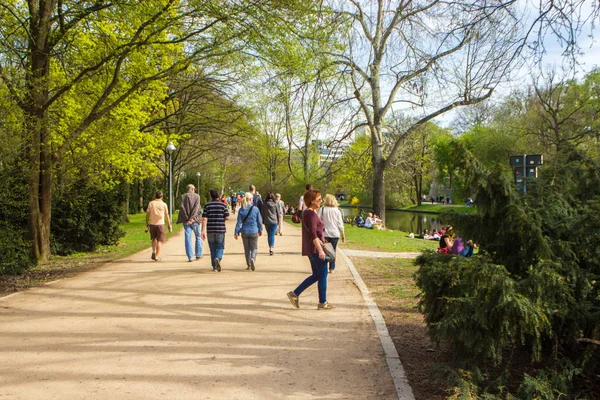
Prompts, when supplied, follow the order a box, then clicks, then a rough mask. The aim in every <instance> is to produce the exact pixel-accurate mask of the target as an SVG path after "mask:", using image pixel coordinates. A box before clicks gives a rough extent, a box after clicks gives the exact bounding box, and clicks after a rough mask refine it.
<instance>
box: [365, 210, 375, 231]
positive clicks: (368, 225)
mask: <svg viewBox="0 0 600 400" xmlns="http://www.w3.org/2000/svg"><path fill="white" fill-rule="evenodd" d="M374 223H375V222H374V221H373V213H369V214H368V216H367V219H366V220H365V225H364V227H365V228H367V229H373V225H374Z"/></svg>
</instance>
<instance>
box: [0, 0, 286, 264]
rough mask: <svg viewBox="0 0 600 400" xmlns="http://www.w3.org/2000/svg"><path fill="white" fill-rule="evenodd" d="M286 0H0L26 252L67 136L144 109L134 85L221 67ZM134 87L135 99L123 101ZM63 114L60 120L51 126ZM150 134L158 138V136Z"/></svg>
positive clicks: (45, 230) (45, 240) (41, 240)
mask: <svg viewBox="0 0 600 400" xmlns="http://www.w3.org/2000/svg"><path fill="white" fill-rule="evenodd" d="M295 6H297V4H295V3H294V4H292V3H291V2H290V3H289V4H287V5H285V6H284V5H283V4H273V7H271V6H270V2H269V1H266V0H264V1H261V0H259V1H251V0H248V1H240V2H227V3H223V2H220V1H191V2H188V3H187V4H185V5H184V4H180V2H178V1H175V0H149V1H144V2H130V1H128V0H116V1H113V2H110V1H106V0H89V1H72V0H67V1H58V0H47V1H46V0H44V1H42V0H28V1H27V3H26V4H21V2H17V1H9V2H4V3H2V4H1V5H0V21H1V22H2V24H0V38H1V49H0V51H2V57H1V58H0V80H1V81H2V83H3V85H5V87H6V88H7V89H8V90H9V91H10V95H11V101H13V102H14V103H15V104H18V106H19V107H20V108H21V110H22V112H23V120H24V121H25V122H24V126H23V135H24V140H23V143H27V148H26V149H24V151H23V153H24V154H23V156H25V157H26V159H27V160H28V165H27V173H28V189H29V190H28V230H29V234H30V236H31V240H32V251H31V256H32V258H33V259H34V260H37V261H40V260H44V259H46V258H47V257H48V256H49V254H50V216H51V204H52V190H53V183H54V173H55V169H56V166H57V165H60V163H61V162H62V160H63V157H64V156H65V154H66V153H67V152H68V151H69V150H70V149H74V147H75V143H76V142H78V141H84V140H85V139H86V136H87V138H89V137H91V131H93V130H94V129H97V130H96V132H101V131H102V130H101V129H100V124H102V123H101V122H100V121H101V120H103V119H113V118H114V114H115V113H117V110H118V109H119V107H122V108H120V112H121V113H123V111H124V110H126V109H128V108H129V107H132V109H133V110H138V111H139V110H141V111H143V112H149V113H151V112H152V111H151V110H148V108H147V107H148V104H147V103H144V104H142V98H143V97H144V96H143V93H146V94H147V93H149V92H147V91H148V90H150V92H153V93H155V94H156V93H157V91H160V86H161V83H162V82H163V81H164V80H165V79H167V78H169V77H170V76H172V75H173V74H176V73H178V72H180V71H184V70H185V69H186V68H188V67H189V66H190V65H191V64H192V63H195V64H197V65H198V66H200V67H201V68H202V69H204V70H206V71H214V70H219V69H218V68H216V66H217V65H219V64H220V63H221V64H220V66H221V67H225V68H227V67H228V65H227V64H225V63H222V61H223V59H225V58H227V56H229V55H230V54H232V53H239V52H240V51H241V50H242V49H245V48H247V47H248V46H249V45H250V44H251V43H252V40H253V39H254V38H255V37H256V35H255V34H256V32H257V31H260V28H257V26H259V25H260V26H268V24H269V23H272V24H274V23H275V22H274V18H276V17H275V15H276V13H274V12H273V11H277V10H279V9H281V10H282V15H286V12H288V11H289V10H292V11H293V7H295ZM290 14H291V15H293V14H292V13H291V12H290ZM265 16H269V18H265ZM284 19H285V18H284ZM163 89H164V85H163ZM75 93H79V94H84V98H83V99H77V101H76V103H72V104H70V105H71V106H73V107H70V108H69V109H71V110H72V109H77V108H78V107H79V112H78V113H71V114H69V115H59V114H60V106H61V105H65V104H66V101H67V99H69V98H70V99H72V100H74V98H75V97H74V94H75ZM165 95H166V93H165ZM136 96H139V97H138V99H137V100H138V101H137V102H135V101H131V102H129V103H127V100H128V99H133V98H134V97H136ZM158 97H159V98H160V97H161V96H160V95H159V96H158ZM146 100H148V98H146ZM126 103H127V105H126ZM154 105H156V104H155V102H151V104H150V106H151V107H152V106H154ZM55 113H56V114H55ZM55 115H56V118H54V117H55ZM74 116H76V117H77V118H76V119H75V120H72V118H73V117H74ZM124 119H127V117H124ZM142 120H143V118H139V119H138V123H139V122H141V121H142ZM65 121H66V122H67V124H66V125H67V126H61V124H62V123H65ZM113 121H114V119H113ZM61 128H64V129H62V130H61ZM122 128H123V129H121V130H119V129H116V130H114V131H113V132H114V133H117V134H118V135H117V136H116V137H117V138H120V137H121V136H122V135H127V134H129V133H130V132H131V131H130V130H129V129H131V126H128V125H127V124H125V125H124V126H123V127H122ZM125 128H127V130H125ZM59 131H60V135H57V133H59ZM133 132H139V131H138V130H133ZM155 134H158V135H159V136H160V134H161V133H160V132H155ZM134 136H135V135H134ZM146 137H147V138H148V136H146ZM114 139H115V136H112V138H111V140H113V141H115V140H114ZM157 139H158V140H159V141H160V142H162V144H166V141H165V140H164V137H163V138H160V137H158V138H157ZM125 142H127V140H125ZM161 147H163V148H164V146H161Z"/></svg>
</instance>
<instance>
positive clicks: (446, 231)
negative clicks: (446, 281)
mask: <svg viewBox="0 0 600 400" xmlns="http://www.w3.org/2000/svg"><path fill="white" fill-rule="evenodd" d="M440 232H442V236H441V237H440V245H439V247H438V249H437V251H438V253H441V254H455V255H459V256H463V257H471V256H472V255H473V250H474V249H476V248H477V245H476V244H475V243H473V241H472V240H468V241H467V242H466V243H465V242H464V241H463V239H462V238H461V237H460V236H459V237H457V238H456V239H454V229H453V228H452V227H451V226H450V225H448V226H446V227H442V229H440Z"/></svg>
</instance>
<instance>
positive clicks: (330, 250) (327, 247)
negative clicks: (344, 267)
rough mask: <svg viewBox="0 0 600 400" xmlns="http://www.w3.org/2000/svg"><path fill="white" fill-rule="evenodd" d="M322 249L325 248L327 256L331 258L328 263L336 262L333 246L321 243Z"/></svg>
mask: <svg viewBox="0 0 600 400" xmlns="http://www.w3.org/2000/svg"><path fill="white" fill-rule="evenodd" d="M321 247H323V251H324V252H325V256H326V257H329V260H328V261H335V249H334V248H333V245H332V244H331V243H329V242H327V243H323V242H321Z"/></svg>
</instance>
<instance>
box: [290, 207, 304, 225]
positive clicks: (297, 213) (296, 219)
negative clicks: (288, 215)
mask: <svg viewBox="0 0 600 400" xmlns="http://www.w3.org/2000/svg"><path fill="white" fill-rule="evenodd" d="M292 222H293V223H295V224H299V223H301V222H302V210H296V211H295V212H294V215H292Z"/></svg>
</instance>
